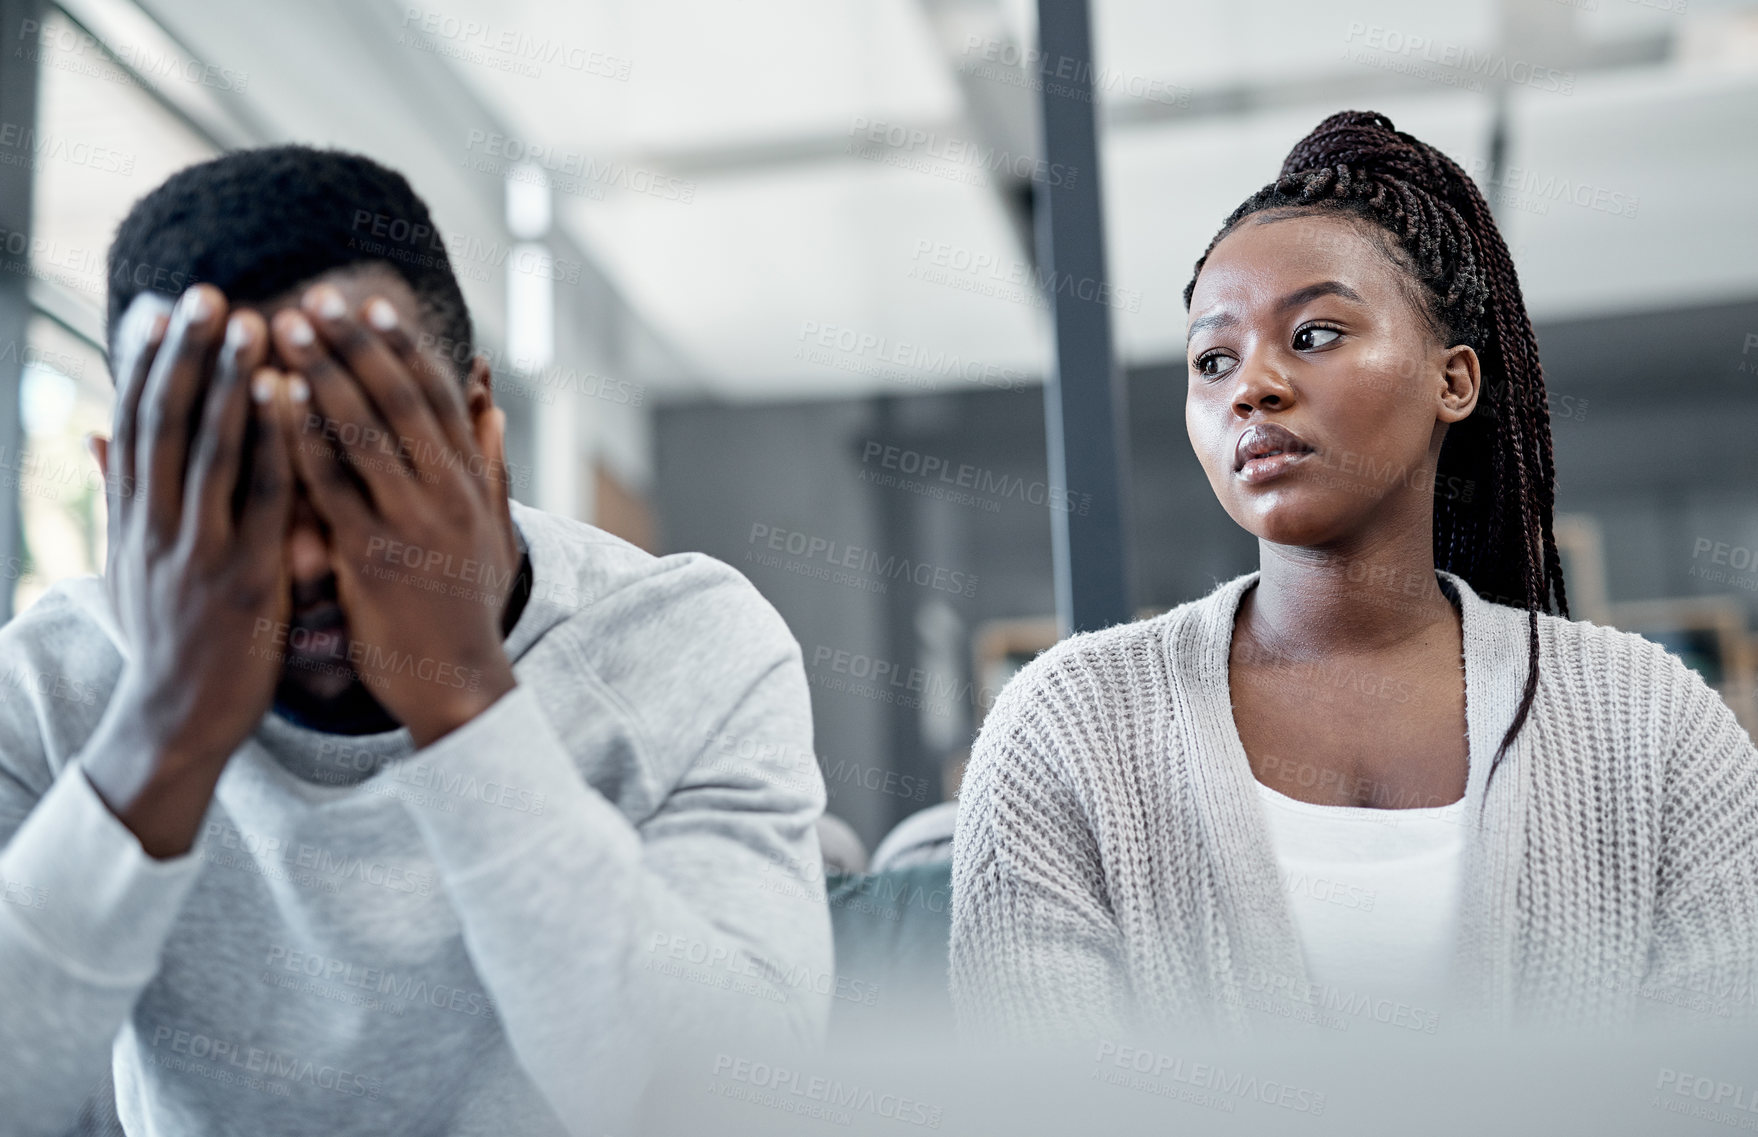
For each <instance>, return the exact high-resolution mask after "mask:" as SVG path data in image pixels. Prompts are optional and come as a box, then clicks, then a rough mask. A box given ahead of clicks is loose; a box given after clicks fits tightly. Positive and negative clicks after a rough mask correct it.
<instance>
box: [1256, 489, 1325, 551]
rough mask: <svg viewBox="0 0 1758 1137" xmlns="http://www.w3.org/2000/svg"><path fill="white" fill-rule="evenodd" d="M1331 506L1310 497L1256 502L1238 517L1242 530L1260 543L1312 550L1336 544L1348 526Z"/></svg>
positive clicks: (1294, 496)
mask: <svg viewBox="0 0 1758 1137" xmlns="http://www.w3.org/2000/svg"><path fill="white" fill-rule="evenodd" d="M1329 504H1330V503H1321V502H1317V501H1314V500H1313V499H1312V498H1311V496H1309V495H1298V494H1297V495H1288V496H1286V497H1282V498H1281V499H1280V500H1277V501H1273V502H1271V501H1260V502H1254V503H1252V504H1251V506H1250V507H1248V508H1247V509H1246V510H1245V511H1244V513H1245V516H1243V517H1240V516H1238V515H1235V518H1234V519H1235V520H1237V521H1238V522H1239V524H1240V526H1241V527H1242V528H1244V529H1245V531H1246V532H1248V533H1250V534H1251V535H1252V536H1254V537H1256V538H1257V539H1258V540H1260V541H1268V542H1270V543H1271V544H1272V545H1288V546H1291V547H1295V548H1312V547H1316V546H1320V545H1330V544H1334V543H1335V542H1336V541H1337V539H1338V538H1339V536H1340V535H1341V533H1342V531H1343V529H1344V528H1345V526H1344V525H1343V524H1342V520H1343V519H1342V518H1340V517H1338V516H1337V511H1336V509H1335V508H1334V506H1331V507H1329V508H1327V506H1329Z"/></svg>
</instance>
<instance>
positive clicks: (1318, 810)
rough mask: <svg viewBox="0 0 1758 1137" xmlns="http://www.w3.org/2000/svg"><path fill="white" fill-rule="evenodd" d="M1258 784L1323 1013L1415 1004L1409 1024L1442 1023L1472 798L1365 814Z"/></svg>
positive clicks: (1407, 1018) (1406, 1016)
mask: <svg viewBox="0 0 1758 1137" xmlns="http://www.w3.org/2000/svg"><path fill="white" fill-rule="evenodd" d="M1257 786H1258V790H1259V796H1260V797H1261V798H1262V799H1263V802H1264V818H1265V820H1266V821H1267V822H1268V823H1269V831H1270V846H1271V848H1272V849H1273V850H1274V851H1275V854H1276V863H1277V865H1278V866H1279V868H1280V870H1281V873H1280V875H1281V884H1282V893H1283V895H1284V896H1286V897H1287V899H1288V907H1289V911H1290V912H1291V913H1292V914H1293V917H1294V930H1295V932H1296V934H1297V935H1298V937H1299V940H1300V946H1301V948H1302V950H1303V952H1304V954H1305V956H1306V969H1307V977H1308V978H1309V979H1311V980H1312V982H1313V984H1314V985H1315V986H1316V987H1317V988H1319V989H1320V990H1319V991H1318V992H1317V993H1316V997H1317V998H1318V1001H1319V1002H1320V1003H1321V1005H1327V1006H1333V1007H1334V1006H1337V1005H1338V1003H1339V1002H1340V1003H1341V1004H1343V1005H1356V1006H1359V1005H1360V1004H1361V1000H1363V999H1364V998H1365V999H1368V1000H1375V1001H1378V1000H1383V999H1389V1000H1393V1001H1394V1002H1398V1003H1405V1004H1408V1005H1409V1007H1410V1008H1413V1010H1412V1011H1407V1012H1406V1013H1405V1014H1404V1015H1403V1016H1402V1022H1404V1023H1409V1022H1411V1021H1419V1018H1418V1016H1417V1015H1416V1014H1415V1011H1416V1010H1420V1011H1422V1012H1427V1013H1428V1014H1432V1015H1438V1014H1439V1011H1440V1008H1441V1006H1442V1004H1443V1003H1444V1002H1445V1001H1446V1000H1445V998H1444V990H1445V987H1446V982H1447V971H1448V968H1449V966H1450V964H1451V961H1452V955H1453V946H1454V943H1455V942H1456V939H1457V936H1458V922H1459V920H1458V917H1459V896H1460V887H1459V886H1460V876H1461V868H1462V863H1463V855H1464V851H1465V827H1464V825H1463V824H1462V822H1463V820H1464V816H1465V800H1464V799H1463V798H1461V799H1460V800H1458V801H1456V802H1453V803H1451V804H1450V805H1440V806H1429V807H1426V808H1421V809H1363V808H1358V807H1355V806H1341V805H1314V804H1312V803H1311V802H1304V801H1296V800H1295V799H1294V798H1291V797H1288V796H1287V795H1285V794H1282V793H1278V792H1277V791H1276V790H1273V789H1271V788H1270V787H1269V786H1266V785H1264V784H1263V783H1262V782H1259V783H1257ZM1325 988H1330V990H1328V991H1326V990H1324V989H1325ZM1394 1009H1395V1008H1394ZM1363 1017H1378V1016H1372V1015H1367V1016H1363Z"/></svg>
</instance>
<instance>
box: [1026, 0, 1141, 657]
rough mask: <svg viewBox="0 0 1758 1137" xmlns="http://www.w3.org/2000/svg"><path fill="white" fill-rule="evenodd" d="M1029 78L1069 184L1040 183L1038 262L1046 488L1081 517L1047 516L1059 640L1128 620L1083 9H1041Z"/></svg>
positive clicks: (1072, 2)
mask: <svg viewBox="0 0 1758 1137" xmlns="http://www.w3.org/2000/svg"><path fill="white" fill-rule="evenodd" d="M1038 46H1039V50H1040V52H1041V55H1042V58H1041V60H1040V61H1039V63H1038V73H1037V75H1036V77H1035V78H1036V79H1037V80H1038V81H1039V82H1040V83H1041V84H1042V86H1041V89H1040V94H1039V103H1040V105H1041V106H1042V108H1043V127H1044V134H1043V138H1044V145H1043V151H1042V153H1043V160H1044V162H1045V163H1046V164H1047V168H1049V169H1052V170H1054V169H1056V168H1057V167H1058V166H1060V167H1062V168H1063V169H1068V170H1073V171H1075V172H1076V173H1075V176H1074V177H1072V178H1054V179H1052V178H1041V179H1039V180H1038V182H1037V190H1036V192H1037V195H1038V207H1037V210H1036V212H1037V245H1038V264H1039V266H1040V269H1041V271H1042V273H1043V275H1044V280H1045V282H1046V290H1047V292H1048V295H1049V299H1050V310H1051V313H1052V315H1053V318H1054V323H1055V342H1056V360H1055V366H1054V368H1052V370H1051V373H1050V375H1049V377H1048V379H1047V382H1046V383H1045V386H1044V430H1045V435H1046V437H1047V441H1048V444H1049V456H1050V484H1051V485H1052V486H1058V487H1062V488H1065V489H1067V490H1068V491H1069V494H1070V495H1071V496H1072V497H1073V498H1074V499H1075V500H1082V495H1085V494H1090V495H1092V496H1091V499H1090V504H1089V505H1088V508H1087V512H1086V513H1085V514H1078V513H1072V512H1069V511H1067V510H1063V509H1053V510H1051V513H1050V516H1051V540H1052V541H1053V542H1054V554H1055V555H1054V563H1055V572H1056V614H1057V618H1058V620H1059V621H1060V622H1061V624H1062V630H1063V632H1064V634H1068V633H1072V632H1084V631H1090V630H1092V629H1094V628H1103V627H1106V626H1109V625H1111V624H1116V623H1120V622H1123V621H1125V620H1128V619H1129V618H1130V616H1131V613H1132V612H1133V603H1132V600H1131V596H1130V588H1129V571H1128V565H1129V558H1128V547H1127V540H1126V535H1125V533H1124V518H1125V517H1126V516H1127V515H1128V514H1127V511H1126V509H1125V498H1124V494H1125V489H1126V487H1125V486H1124V483H1123V471H1124V469H1125V468H1127V451H1126V447H1127V445H1128V443H1127V435H1126V434H1125V429H1124V428H1125V424H1126V422H1127V414H1128V409H1127V405H1126V400H1125V397H1124V387H1123V376H1122V374H1121V372H1120V371H1119V370H1118V367H1117V362H1116V359H1115V358H1114V356H1113V353H1112V348H1111V308H1110V303H1109V302H1110V297H1111V288H1110V283H1109V278H1108V277H1107V276H1106V274H1105V226H1104V214H1103V210H1102V199H1101V196H1100V192H1099V186H1100V182H1099V147H1098V141H1097V138H1096V135H1095V122H1094V120H1095V115H1094V110H1095V107H1094V100H1095V99H1096V98H1097V95H1096V94H1095V92H1094V90H1093V82H1092V79H1093V52H1092V25H1091V21H1090V18H1089V16H1088V13H1087V4H1086V0H1038Z"/></svg>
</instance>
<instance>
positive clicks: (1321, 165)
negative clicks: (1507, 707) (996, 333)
mask: <svg viewBox="0 0 1758 1137" xmlns="http://www.w3.org/2000/svg"><path fill="white" fill-rule="evenodd" d="M1303 209H1304V210H1337V211H1341V212H1346V213H1349V214H1352V215H1354V216H1357V217H1361V218H1365V219H1366V220H1368V221H1370V222H1372V223H1373V224H1375V225H1377V226H1378V227H1379V228H1381V229H1383V230H1385V231H1386V232H1387V233H1389V234H1390V235H1391V237H1392V239H1393V240H1392V250H1393V252H1394V255H1395V256H1397V257H1398V258H1399V259H1401V260H1402V262H1403V264H1404V267H1405V269H1406V270H1407V271H1408V273H1409V274H1410V276H1411V277H1413V278H1414V280H1415V282H1416V283H1417V284H1418V285H1419V286H1420V287H1421V289H1422V296H1423V301H1424V303H1423V308H1424V310H1425V311H1426V312H1427V314H1428V316H1429V319H1430V321H1431V322H1432V324H1433V325H1434V329H1435V331H1436V333H1437V334H1439V335H1441V336H1444V337H1445V338H1446V342H1447V343H1448V344H1449V345H1452V344H1465V345H1467V346H1469V347H1471V348H1473V349H1474V350H1476V352H1477V353H1478V356H1479V358H1480V360H1481V361H1482V369H1483V390H1482V391H1481V392H1480V394H1479V398H1478V404H1477V407H1476V408H1475V409H1474V410H1473V411H1472V413H1471V415H1470V417H1468V418H1466V419H1464V420H1463V421H1461V422H1458V423H1454V424H1453V425H1452V426H1451V427H1450V428H1449V429H1448V431H1447V436H1446V441H1445V443H1443V444H1442V447H1441V455H1440V461H1439V463H1438V466H1437V468H1436V471H1435V475H1436V479H1435V480H1436V485H1437V486H1439V485H1443V484H1444V485H1447V486H1449V487H1452V486H1464V487H1466V489H1465V492H1464V493H1462V494H1459V495H1458V496H1457V497H1455V496H1454V495H1452V494H1451V493H1449V494H1447V495H1442V494H1438V493H1437V494H1436V495H1435V502H1434V556H1435V563H1436V564H1437V565H1439V566H1440V567H1441V568H1443V569H1445V570H1446V571H1448V572H1451V573H1455V574H1456V575H1458V576H1460V577H1462V578H1463V579H1464V580H1465V581H1466V582H1467V583H1468V584H1470V585H1471V588H1472V590H1473V591H1475V592H1477V593H1478V594H1479V595H1480V596H1483V597H1484V598H1486V599H1488V600H1491V601H1494V602H1498V603H1506V604H1513V605H1515V606H1518V607H1521V608H1524V609H1525V610H1526V629H1527V668H1526V684H1525V688H1524V691H1523V693H1522V695H1521V698H1520V707H1519V710H1518V711H1517V712H1516V713H1515V715H1514V721H1513V722H1512V723H1510V724H1509V726H1508V729H1507V732H1506V733H1505V734H1503V736H1502V741H1501V745H1500V746H1499V747H1497V749H1496V753H1495V757H1494V759H1493V760H1492V761H1491V763H1490V777H1491V778H1493V777H1494V776H1495V771H1496V768H1497V767H1498V766H1499V765H1500V763H1501V760H1502V757H1503V755H1505V754H1506V753H1507V750H1508V748H1509V747H1510V746H1511V745H1512V744H1513V742H1514V739H1515V737H1516V736H1518V734H1519V733H1520V728H1521V727H1522V726H1524V725H1525V723H1526V719H1527V717H1528V716H1529V715H1530V713H1531V710H1532V701H1533V699H1534V697H1535V696H1536V694H1537V691H1538V613H1539V612H1540V611H1545V612H1550V611H1553V610H1554V611H1556V612H1559V613H1561V614H1562V615H1564V616H1567V615H1568V614H1569V602H1568V597H1567V596H1566V595H1565V593H1564V590H1563V574H1562V559H1561V557H1560V556H1559V555H1558V553H1557V546H1556V538H1555V536H1554V535H1553V533H1552V531H1551V517H1552V514H1553V512H1554V509H1555V505H1556V466H1555V461H1554V458H1553V455H1552V451H1551V434H1550V405H1549V400H1548V398H1547V396H1546V394H1545V389H1544V371H1543V368H1542V367H1541V366H1540V364H1539V361H1538V339H1537V337H1536V336H1535V335H1533V332H1532V320H1531V318H1530V317H1529V316H1528V315H1527V314H1526V302H1525V299H1524V297H1523V296H1522V295H1521V292H1520V281H1519V278H1518V276H1517V275H1516V273H1515V272H1514V262H1513V258H1512V257H1510V256H1509V255H1508V246H1507V244H1506V243H1505V242H1504V241H1503V240H1502V236H1501V232H1500V231H1499V230H1498V229H1497V228H1496V223H1495V218H1494V216H1493V215H1492V214H1491V213H1490V209H1489V203H1488V202H1486V201H1485V200H1484V198H1483V194H1482V193H1481V192H1479V191H1478V188H1477V186H1476V185H1475V184H1474V183H1473V182H1472V181H1471V179H1470V178H1469V177H1467V176H1466V174H1465V172H1464V171H1463V170H1461V169H1460V168H1459V166H1458V164H1457V163H1456V162H1454V161H1453V160H1452V159H1451V158H1448V157H1447V156H1446V155H1445V154H1443V153H1441V152H1440V151H1439V150H1436V149H1435V148H1434V147H1432V146H1429V145H1428V144H1426V143H1424V142H1421V141H1419V140H1418V139H1415V138H1412V137H1411V136H1410V135H1408V134H1405V133H1403V132H1402V131H1399V130H1397V129H1396V128H1394V127H1393V126H1392V122H1391V120H1390V119H1388V118H1386V117H1385V116H1384V115H1381V114H1376V113H1374V112H1371V111H1344V112H1342V113H1340V114H1335V115H1332V116H1331V117H1330V118H1327V119H1326V120H1325V121H1324V122H1322V123H1320V124H1319V125H1318V127H1317V128H1316V129H1314V130H1313V132H1312V133H1311V134H1309V135H1307V136H1306V137H1305V138H1303V139H1301V140H1300V142H1298V143H1296V144H1295V146H1294V148H1293V149H1292V150H1290V151H1289V152H1288V157H1287V159H1286V160H1285V161H1284V162H1283V163H1282V171H1281V174H1280V175H1279V176H1278V177H1277V179H1276V180H1275V181H1274V182H1271V183H1270V184H1269V185H1267V186H1265V187H1264V188H1263V189H1261V190H1259V191H1258V192H1257V193H1255V194H1253V195H1252V196H1251V197H1249V198H1247V199H1246V201H1245V202H1244V204H1242V205H1240V206H1239V208H1238V209H1235V210H1234V211H1233V213H1232V215H1231V216H1229V217H1228V218H1227V221H1226V224H1224V225H1223V226H1222V227H1221V231H1220V232H1219V233H1217V234H1216V235H1215V239H1214V240H1213V241H1210V242H1209V247H1208V249H1206V250H1205V251H1204V252H1203V255H1202V257H1201V258H1200V259H1199V260H1198V261H1197V262H1196V270H1195V272H1193V273H1192V274H1191V279H1190V283H1189V284H1188V285H1187V286H1186V287H1185V289H1184V304H1185V307H1186V308H1189V306H1190V298H1191V294H1192V292H1193V291H1194V290H1195V288H1196V278H1197V276H1198V275H1200V274H1201V272H1202V269H1203V265H1204V264H1205V263H1206V262H1207V261H1208V258H1209V254H1210V253H1212V252H1214V249H1215V246H1216V245H1217V244H1218V243H1220V241H1221V239H1222V238H1223V237H1225V236H1226V235H1227V234H1228V233H1230V232H1232V230H1233V228H1234V227H1235V226H1236V225H1238V224H1239V222H1240V221H1242V220H1243V219H1245V218H1246V217H1249V216H1251V215H1252V214H1254V213H1260V212H1263V211H1265V210H1278V211H1284V210H1303ZM1553 604H1554V608H1553Z"/></svg>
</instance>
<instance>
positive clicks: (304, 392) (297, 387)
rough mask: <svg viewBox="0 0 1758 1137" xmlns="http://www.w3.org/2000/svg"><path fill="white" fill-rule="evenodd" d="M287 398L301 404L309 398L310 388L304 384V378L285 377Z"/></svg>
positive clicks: (297, 376) (296, 376) (298, 376)
mask: <svg viewBox="0 0 1758 1137" xmlns="http://www.w3.org/2000/svg"><path fill="white" fill-rule="evenodd" d="M287 397H288V398H289V399H292V400H293V401H294V402H295V403H303V402H305V401H306V400H307V399H309V398H311V388H310V387H309V386H308V385H307V384H306V382H305V376H303V375H289V376H287Z"/></svg>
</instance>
